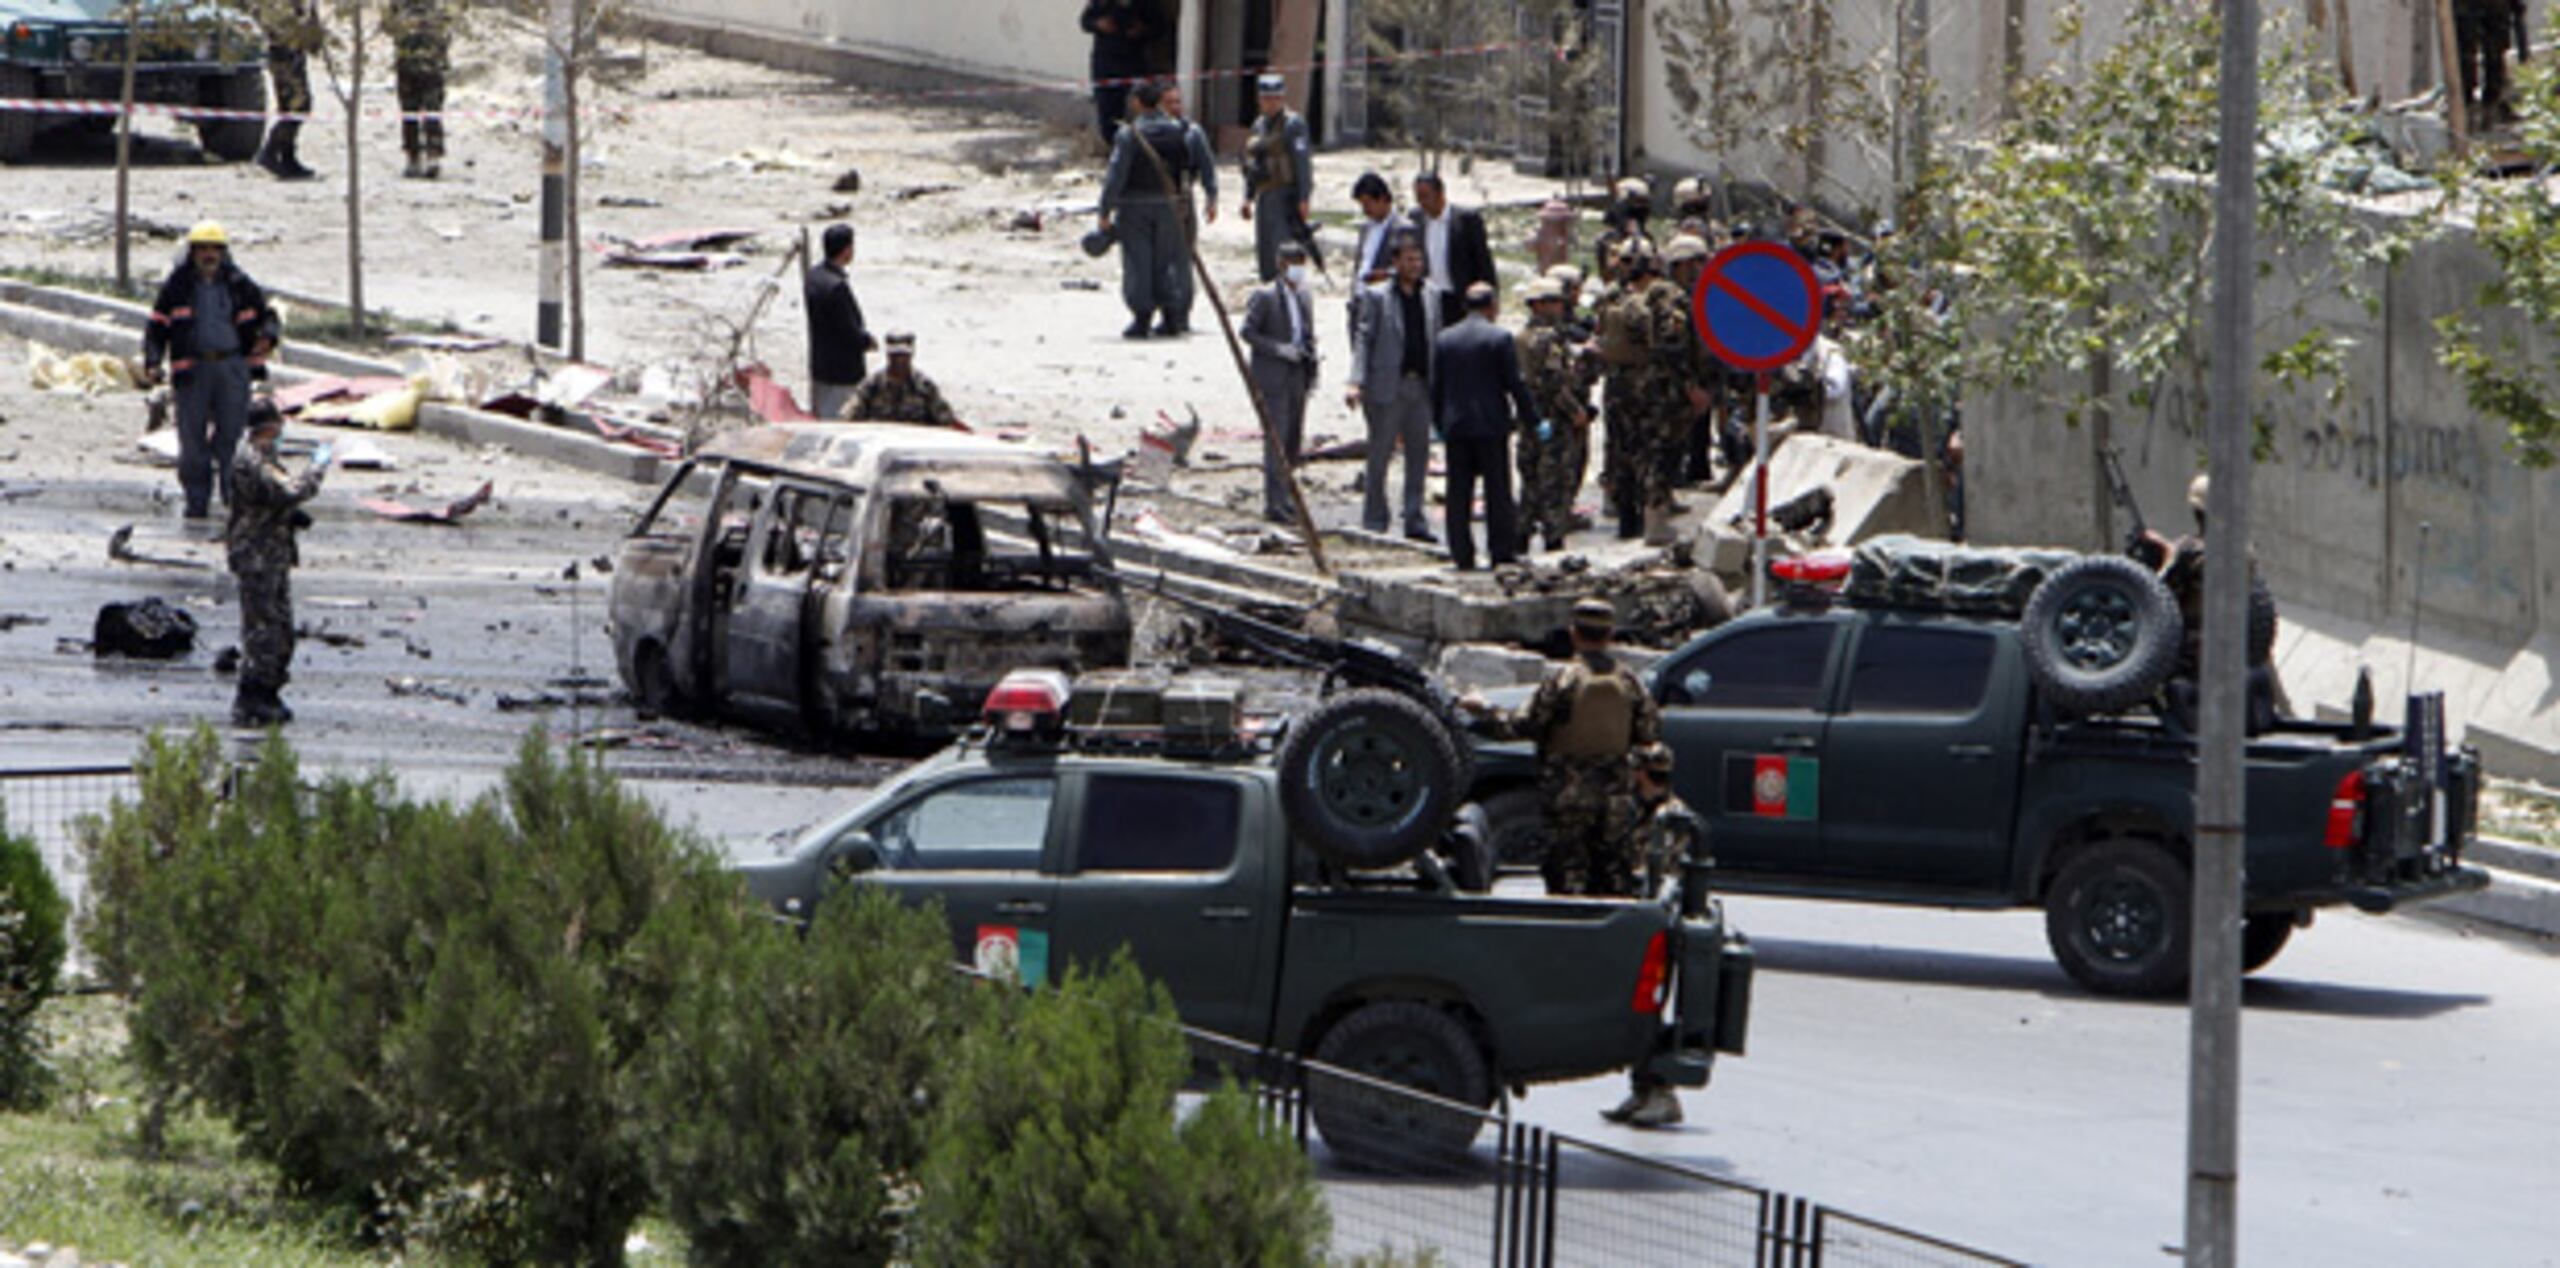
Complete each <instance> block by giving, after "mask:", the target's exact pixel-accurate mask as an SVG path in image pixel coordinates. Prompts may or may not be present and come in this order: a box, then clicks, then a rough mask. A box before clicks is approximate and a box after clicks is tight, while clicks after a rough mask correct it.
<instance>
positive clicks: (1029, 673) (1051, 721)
mask: <svg viewBox="0 0 2560 1268" xmlns="http://www.w3.org/2000/svg"><path fill="white" fill-rule="evenodd" d="M1066 712H1067V676H1066V675H1065V674H1062V673H1060V672H1058V671H1057V670H1054V669H1017V670H1014V671H1013V672H1012V673H1009V674H1006V675H1005V676H1004V677H1003V678H1001V679H999V680H998V681H997V682H996V685H995V689H994V690H992V691H989V692H988V693H987V702H986V704H985V705H984V706H983V707H982V708H981V709H980V714H981V715H982V716H983V717H985V718H986V721H987V725H988V726H989V727H992V728H994V729H995V730H998V731H1004V732H1008V733H1011V734H1015V735H1024V734H1029V733H1031V732H1034V731H1045V730H1049V729H1051V728H1054V727H1055V726H1057V725H1058V724H1059V723H1060V722H1061V721H1062V720H1064V719H1065V717H1066Z"/></svg>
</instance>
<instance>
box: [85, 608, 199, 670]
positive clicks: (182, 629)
mask: <svg viewBox="0 0 2560 1268" xmlns="http://www.w3.org/2000/svg"><path fill="white" fill-rule="evenodd" d="M89 646H90V649H91V651H92V652H94V653H95V654H96V655H99V656H131V657H136V658H139V659H144V660H170V659H174V658H176V657H179V656H184V655H186V654H187V653H189V652H191V651H194V650H195V646H196V618H195V615H194V614H193V613H191V612H189V611H187V610H186V609H185V608H182V607H177V606H175V605H173V604H170V603H169V602H167V601H166V600H163V599H160V598H157V597H153V598H147V599H143V600H141V601H139V602H135V603H110V604H107V605H105V606H103V607H101V608H99V609H98V623H97V626H96V628H95V629H94V630H93V631H91V634H90V637H89Z"/></svg>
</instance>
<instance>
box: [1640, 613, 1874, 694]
mask: <svg viewBox="0 0 2560 1268" xmlns="http://www.w3.org/2000/svg"><path fill="white" fill-rule="evenodd" d="M1838 628H1839V627H1838V626H1835V625H1833V624H1832V623H1830V622H1828V621H1821V622H1804V623H1800V624H1793V625H1774V626H1770V627H1767V628H1765V629H1757V630H1746V631H1743V632H1740V633H1737V634H1734V635H1731V636H1730V637H1727V638H1722V639H1718V640H1717V641H1715V642H1714V643H1711V644H1709V645H1707V646H1706V647H1705V648H1702V649H1700V651H1699V652H1698V654H1697V655H1696V656H1694V657H1692V658H1690V659H1689V660H1688V661H1687V662H1685V663H1683V664H1681V665H1679V666H1678V667H1676V668H1675V669H1674V670H1673V671H1672V672H1671V673H1670V674H1669V675H1667V676H1666V678H1665V683H1666V687H1665V691H1664V699H1663V703H1665V704H1677V705H1691V706H1695V707H1698V708H1706V709H1755V710H1758V709H1811V708H1814V707H1816V706H1818V705H1819V704H1820V703H1821V700H1822V671H1823V669H1824V667H1825V666H1827V665H1828V664H1829V663H1830V660H1831V640H1832V638H1833V637H1834V635H1835V634H1836V633H1837V632H1838Z"/></svg>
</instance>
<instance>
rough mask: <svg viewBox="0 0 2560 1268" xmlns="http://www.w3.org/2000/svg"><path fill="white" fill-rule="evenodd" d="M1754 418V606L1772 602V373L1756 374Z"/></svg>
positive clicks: (1752, 569) (1752, 536) (1752, 535)
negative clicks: (1770, 589) (1770, 529)
mask: <svg viewBox="0 0 2560 1268" xmlns="http://www.w3.org/2000/svg"><path fill="white" fill-rule="evenodd" d="M1754 377H1755V378H1756V379H1757V380H1758V386H1757V390H1756V391H1754V392H1753V393H1752V398H1753V400H1754V401H1755V402H1756V404H1755V405H1754V407H1753V410H1752V418H1751V457H1752V467H1751V518H1752V530H1751V606H1753V607H1755V608H1757V607H1763V606H1766V605H1767V604H1768V602H1769V375H1768V373H1767V372H1766V371H1763V372H1762V373H1760V374H1759V375H1756V376H1754Z"/></svg>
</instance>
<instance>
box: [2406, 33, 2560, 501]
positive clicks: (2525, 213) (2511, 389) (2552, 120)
mask: <svg viewBox="0 0 2560 1268" xmlns="http://www.w3.org/2000/svg"><path fill="white" fill-rule="evenodd" d="M2554 32H2560V24H2555V25H2553V26H2550V27H2546V33H2545V43H2544V47H2546V48H2547V47H2549V43H2548V40H2549V38H2550V35H2551V34H2552V33H2554ZM2509 102H2510V104H2512V105H2513V106H2514V107H2515V108H2516V112H2517V114H2518V116H2519V126H2518V129H2517V133H2518V136H2519V139H2520V140H2521V141H2522V142H2523V146H2524V152H2525V157H2526V158H2527V160H2528V161H2529V162H2530V163H2531V165H2532V174H2531V176H2530V178H2529V179H2518V180H2493V181H2472V182H2470V183H2469V184H2468V186H2467V187H2466V188H2465V189H2464V191H2463V194H2464V200H2465V201H2466V202H2467V204H2468V205H2469V206H2470V208H2471V212H2472V222H2473V224H2474V225H2475V226H2476V231H2477V234H2478V240H2479V242H2480V245H2481V246H2482V247H2483V248H2484V249H2486V250H2487V251H2488V252H2489V255H2490V256H2491V258H2493V259H2495V260H2496V261H2497V262H2498V267H2499V270H2500V276H2499V278H2498V280H2497V281H2496V282H2495V283H2493V284H2491V285H2490V286H2489V287H2488V288H2486V290H2485V291H2484V292H2483V293H2482V294H2481V296H2480V306H2481V307H2483V308H2488V307H2491V306H2494V305H2499V304H2505V305H2511V306H2513V307H2514V308H2515V309H2516V310H2517V311H2519V312H2521V313H2522V314H2523V316H2524V317H2525V319H2526V321H2527V322H2528V323H2530V324H2531V326H2532V328H2533V329H2534V331H2535V332H2536V333H2538V334H2540V335H2541V336H2542V338H2543V340H2544V344H2543V346H2544V347H2545V348H2546V349H2547V348H2549V347H2550V346H2552V344H2553V343H2554V342H2560V200H2555V198H2554V196H2553V194H2552V192H2551V188H2550V178H2551V176H2552V174H2553V173H2554V172H2556V171H2560V67H2554V66H2553V65H2552V59H2551V58H2549V57H2547V56H2545V57H2537V58H2535V59H2534V60H2532V61H2531V62H2528V63H2525V64H2524V66H2523V67H2522V68H2521V69H2520V71H2519V73H2518V75H2517V82H2516V84H2515V87H2514V89H2513V90H2512V92H2511V93H2510V95H2509ZM2436 331H2437V335H2438V337H2439V339H2441V341H2442V342H2441V343H2440V344H2439V345H2438V350H2437V355H2438V358H2439V359H2440V360H2441V361H2442V362H2443V364H2444V365H2445V367H2446V368H2447V369H2450V370H2452V371H2453V372H2454V373H2455V375H2456V376H2458V377H2459V378H2460V379H2461V380H2462V386H2463V394H2464V396H2465V397H2466V398H2467V399H2468V400H2469V401H2470V404H2471V408H2473V409H2476V410H2478V411H2480V412H2481V413H2483V414H2486V415H2488V416H2489V417H2491V418H2494V419H2497V420H2499V421H2500V422H2501V423H2503V424H2505V425H2506V429H2507V438H2508V443H2509V446H2510V447H2511V448H2512V449H2513V450H2514V452H2515V454H2516V458H2517V460H2518V461H2520V462H2522V463H2523V464H2524V465H2525V466H2527V467H2531V468H2534V469H2537V470H2539V469H2542V468H2547V467H2549V466H2551V465H2552V463H2553V461H2554V459H2555V457H2560V377H2555V374H2554V372H2553V370H2552V369H2551V368H2550V367H2548V366H2545V365H2542V364H2539V363H2537V362H2536V360H2535V359H2534V357H2533V356H2532V354H2531V353H2530V352H2528V351H2527V349H2526V348H2525V346H2524V344H2523V342H2522V341H2520V340H2518V339H2517V338H2515V337H2514V336H2513V335H2505V336H2502V337H2500V338H2498V339H2497V340H2496V341H2495V342H2494V344H2488V343H2484V337H2483V335H2482V333H2481V329H2480V324H2479V322H2478V321H2477V320H2475V319H2473V318H2471V317H2468V316H2465V315H2463V314H2460V313H2453V314H2448V315H2446V316H2444V317H2440V318H2438V319H2437V320H2436Z"/></svg>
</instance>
